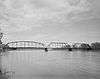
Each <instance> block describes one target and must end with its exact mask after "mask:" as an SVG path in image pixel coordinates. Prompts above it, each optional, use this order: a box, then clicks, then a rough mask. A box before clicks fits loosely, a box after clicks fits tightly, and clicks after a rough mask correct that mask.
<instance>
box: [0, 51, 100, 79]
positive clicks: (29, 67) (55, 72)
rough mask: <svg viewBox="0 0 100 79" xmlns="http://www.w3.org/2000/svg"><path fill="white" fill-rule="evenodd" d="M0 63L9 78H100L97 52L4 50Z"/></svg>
mask: <svg viewBox="0 0 100 79" xmlns="http://www.w3.org/2000/svg"><path fill="white" fill-rule="evenodd" d="M0 63H1V64H0V65H1V66H0V67H2V69H3V70H4V71H9V76H10V77H9V78H8V79H100V51H67V50H50V51H48V52H45V51H44V50H17V51H7V52H3V54H2V55H1V56H0Z"/></svg>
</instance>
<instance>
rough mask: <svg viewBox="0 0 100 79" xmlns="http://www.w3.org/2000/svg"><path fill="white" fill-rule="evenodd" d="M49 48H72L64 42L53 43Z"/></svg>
mask: <svg viewBox="0 0 100 79" xmlns="http://www.w3.org/2000/svg"><path fill="white" fill-rule="evenodd" d="M48 48H71V46H70V45H69V44H68V43H64V42H51V43H50V44H49V45H48Z"/></svg>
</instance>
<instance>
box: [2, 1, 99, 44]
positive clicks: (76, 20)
mask: <svg viewBox="0 0 100 79" xmlns="http://www.w3.org/2000/svg"><path fill="white" fill-rule="evenodd" d="M0 28H1V31H3V32H4V33H5V35H4V41H6V42H8V41H16V40H36V41H43V40H46V41H58V40H59V41H70V42H83V41H85V42H94V41H100V30H99V29H100V0H0Z"/></svg>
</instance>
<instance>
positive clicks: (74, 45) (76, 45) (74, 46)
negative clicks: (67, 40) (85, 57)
mask: <svg viewBox="0 0 100 79" xmlns="http://www.w3.org/2000/svg"><path fill="white" fill-rule="evenodd" d="M81 44H82V43H74V44H73V48H80V47H81Z"/></svg>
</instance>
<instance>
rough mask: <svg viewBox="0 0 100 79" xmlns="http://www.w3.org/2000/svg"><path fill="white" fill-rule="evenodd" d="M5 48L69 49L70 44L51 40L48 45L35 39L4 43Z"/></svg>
mask: <svg viewBox="0 0 100 79" xmlns="http://www.w3.org/2000/svg"><path fill="white" fill-rule="evenodd" d="M6 48H7V49H45V50H46V51H47V49H69V50H71V46H70V45H69V44H68V43H64V42H51V43H49V44H48V45H46V44H44V43H40V42H35V41H15V42H9V43H7V44H6Z"/></svg>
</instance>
